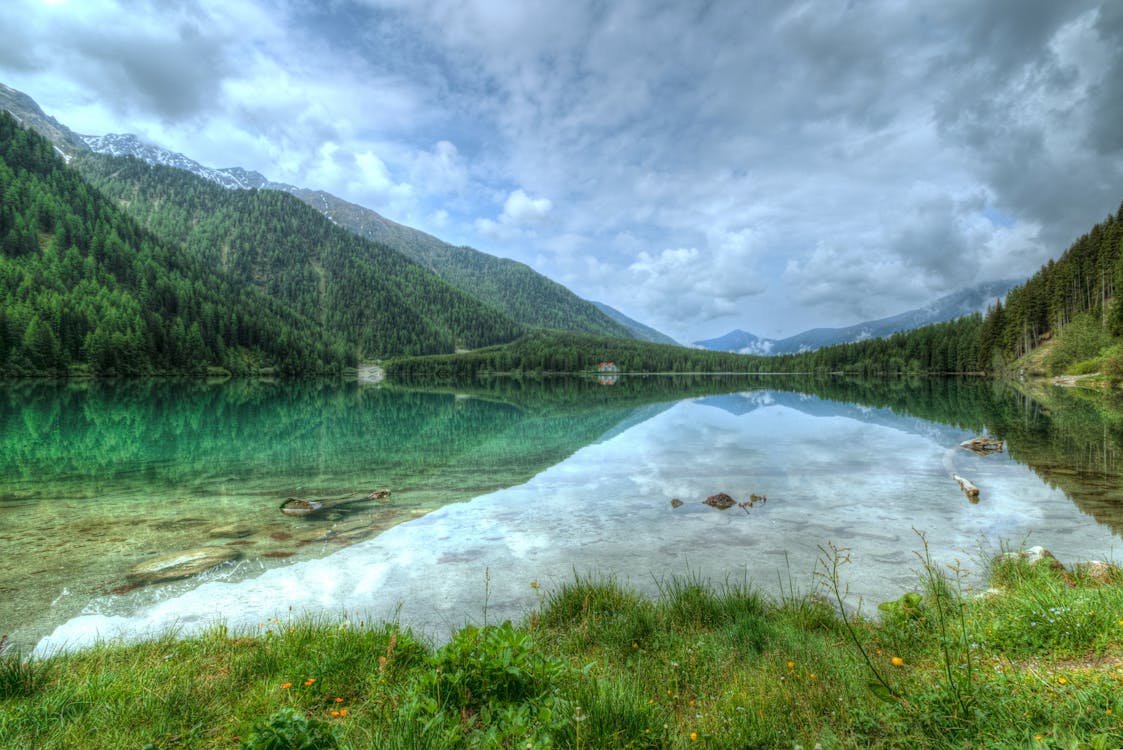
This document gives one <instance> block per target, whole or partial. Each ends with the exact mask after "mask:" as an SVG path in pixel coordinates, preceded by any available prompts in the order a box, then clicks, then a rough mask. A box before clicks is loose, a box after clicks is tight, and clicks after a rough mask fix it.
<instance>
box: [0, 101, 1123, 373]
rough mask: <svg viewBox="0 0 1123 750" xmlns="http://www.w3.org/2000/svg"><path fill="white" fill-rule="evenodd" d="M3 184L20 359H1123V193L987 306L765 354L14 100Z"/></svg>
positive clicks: (978, 362)
mask: <svg viewBox="0 0 1123 750" xmlns="http://www.w3.org/2000/svg"><path fill="white" fill-rule="evenodd" d="M72 167H77V170H76V169H74V168H72ZM0 189H2V192H0V242H2V249H3V254H2V256H0V288H2V289H3V292H4V297H5V304H4V305H3V307H0V372H3V373H5V374H9V375H21V374H24V375H26V374H56V375H63V374H75V373H78V374H84V373H89V374H96V375H146V374H169V373H181V374H183V373H186V374H191V373H195V374H199V373H204V372H206V371H207V368H208V367H211V368H220V369H221V370H225V371H229V372H231V373H236V374H237V373H251V372H261V371H274V372H278V373H282V374H289V375H297V374H313V373H329V372H338V371H339V370H340V369H341V368H343V367H345V366H354V365H356V364H357V363H358V362H360V361H362V360H373V359H384V358H387V357H390V358H393V359H392V361H390V362H389V363H388V367H387V369H388V372H389V373H390V374H392V375H395V376H397V377H400V378H402V379H407V380H425V381H430V382H432V381H445V382H447V381H455V380H464V379H471V378H473V377H475V376H476V375H478V374H480V373H484V372H504V373H505V372H513V373H526V372H573V371H583V370H595V369H596V368H597V365H598V364H599V363H601V362H605V361H611V362H613V363H614V364H615V365H616V367H617V368H618V369H619V370H621V371H632V372H805V373H807V372H817V373H822V372H846V373H851V374H859V375H877V374H900V373H913V374H916V373H930V374H949V373H980V372H988V373H994V372H1001V371H1004V370H1006V369H1007V368H1009V367H1010V366H1011V365H1012V364H1013V363H1014V362H1015V361H1017V360H1018V358H1019V357H1023V356H1024V355H1026V354H1028V353H1029V352H1031V351H1033V350H1034V349H1036V348H1037V347H1038V346H1040V345H1041V344H1042V343H1045V342H1050V341H1051V342H1053V343H1052V346H1051V351H1050V354H1049V357H1048V358H1047V359H1046V360H1045V363H1044V364H1045V367H1046V369H1047V370H1048V371H1049V372H1051V373H1058V372H1068V371H1075V372H1091V371H1092V370H1097V371H1098V370H1104V371H1106V372H1107V374H1108V375H1109V376H1110V377H1112V378H1114V379H1120V378H1123V349H1121V347H1120V346H1119V345H1118V344H1116V343H1115V342H1116V338H1117V337H1118V336H1119V335H1120V334H1123V306H1120V305H1117V304H1114V292H1115V288H1116V286H1117V285H1119V284H1123V206H1121V207H1120V210H1119V213H1118V214H1116V215H1115V216H1111V215H1109V216H1108V217H1107V218H1106V219H1105V220H1104V221H1103V222H1102V223H1100V224H1097V225H1095V226H1094V227H1093V228H1092V229H1091V230H1090V231H1089V232H1088V233H1087V234H1085V235H1084V236H1082V237H1080V238H1079V239H1077V240H1076V242H1074V243H1073V245H1072V246H1071V247H1070V248H1069V249H1068V250H1067V251H1066V252H1065V253H1064V254H1063V255H1062V256H1061V257H1060V258H1058V259H1056V260H1051V261H1049V263H1047V264H1046V265H1045V266H1043V267H1042V268H1041V269H1040V270H1039V271H1038V272H1037V273H1036V274H1035V275H1034V276H1033V277H1031V278H1030V279H1029V280H1028V281H1027V282H1026V283H1025V284H1024V285H1022V286H1020V287H1016V288H1014V289H1013V290H1011V291H1010V293H1009V294H1008V295H1007V297H1006V299H1005V300H1004V301H1000V302H998V303H996V304H995V305H994V306H993V307H992V308H991V309H989V310H988V311H987V313H986V314H985V315H979V314H976V315H971V316H966V317H964V318H960V319H958V320H954V321H951V322H947V323H940V324H936V325H932V326H927V327H924V328H920V329H916V330H912V331H905V332H901V333H897V334H894V335H893V336H890V337H888V338H885V339H870V340H866V341H861V342H855V343H850V344H842V345H838V346H831V347H825V348H822V349H818V350H815V351H810V352H803V353H799V354H791V355H781V356H774V357H764V356H749V355H736V354H723V353H717V352H707V351H702V350H697V349H690V348H686V347H678V346H670V345H661V344H650V343H645V342H640V341H636V340H630V339H622V338H616V337H606V336H594V335H589V334H587V333H579V332H574V331H559V330H549V329H535V328H527V327H526V326H524V325H521V324H519V323H517V322H515V321H514V320H513V319H512V318H511V317H510V316H509V315H508V314H507V313H506V312H504V311H502V310H500V309H498V308H496V307H493V306H492V305H490V304H488V303H485V302H483V301H481V300H480V299H478V298H476V297H474V296H472V295H471V294H468V293H467V292H465V291H463V290H461V289H458V288H456V287H453V286H451V285H449V284H448V283H446V282H445V281H443V280H441V279H440V278H439V277H438V276H437V275H436V274H434V273H432V272H431V271H430V270H428V269H426V268H423V267H422V266H420V265H418V264H417V263H415V262H414V261H412V260H410V259H409V258H407V257H405V256H404V255H402V254H401V253H399V252H397V251H395V250H393V249H391V248H389V247H387V246H385V245H381V244H379V243H376V242H371V241H368V240H364V239H362V238H360V237H357V236H355V235H354V234H352V233H350V232H348V231H346V230H345V229H343V228H341V227H338V226H335V225H334V224H333V223H332V222H331V221H330V220H328V219H327V218H325V217H324V216H322V215H321V214H320V213H319V212H317V211H315V210H314V209H312V208H310V207H309V206H307V205H305V204H304V203H302V202H301V201H300V200H298V199H297V198H295V197H293V196H291V195H289V194H287V193H282V192H276V191H269V190H227V189H224V188H221V187H219V186H217V185H215V184H213V183H210V182H208V181H206V180H203V179H201V178H199V177H196V176H194V175H192V174H190V173H188V172H185V171H181V170H176V169H172V168H169V167H162V166H152V165H148V164H145V163H144V162H141V161H139V160H136V159H132V158H127V157H109V156H104V155H92V154H86V155H82V156H80V157H77V158H76V159H75V160H74V163H73V165H68V164H67V163H66V162H64V161H63V159H62V157H61V156H60V155H59V154H58V153H56V151H55V149H54V148H53V147H52V146H51V144H50V143H49V142H48V141H47V140H45V139H43V138H42V137H40V136H39V135H37V134H35V133H33V132H30V131H27V130H24V129H23V128H21V127H20V126H19V125H18V124H17V123H16V122H15V121H14V120H13V119H12V118H11V117H10V116H8V115H7V114H6V113H4V114H2V115H0ZM525 303H526V301H525V300H524V301H522V302H520V304H525ZM507 342H510V343H507ZM457 350H459V351H460V352H461V353H456V354H454V353H453V352H454V351H457ZM467 350H471V351H467ZM424 355H435V356H424Z"/></svg>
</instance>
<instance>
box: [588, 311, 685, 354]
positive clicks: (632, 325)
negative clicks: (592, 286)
mask: <svg viewBox="0 0 1123 750" xmlns="http://www.w3.org/2000/svg"><path fill="white" fill-rule="evenodd" d="M590 303H591V304H592V305H593V306H594V307H596V308H597V309H598V310H600V311H601V312H602V313H604V314H605V315H607V316H608V317H610V318H612V319H613V320H615V321H616V322H617V323H619V324H620V325H622V326H624V327H625V328H627V329H628V330H629V331H631V333H632V336H631V337H632V338H634V339H639V340H640V341H650V342H651V343H653V344H672V345H673V346H682V344H680V343H679V342H677V341H675V340H674V339H673V338H671V337H670V336H668V335H667V334H665V333H662V332H661V331H656V330H655V329H654V328H652V327H651V326H645V325H644V324H643V323H640V322H639V321H638V320H633V319H632V318H629V317H628V316H627V315H625V314H624V313H622V312H620V311H619V310H617V309H616V308H614V307H610V306H608V305H606V304H604V303H603V302H593V301H592V300H590Z"/></svg>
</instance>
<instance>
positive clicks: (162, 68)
mask: <svg viewBox="0 0 1123 750" xmlns="http://www.w3.org/2000/svg"><path fill="white" fill-rule="evenodd" d="M227 33H228V30H223V29H217V28H215V26H214V22H213V21H211V20H209V19H197V18H190V17H182V18H180V19H177V20H176V21H174V22H172V23H170V24H169V25H168V26H167V27H163V26H161V27H157V28H147V27H130V26H115V25H112V24H107V25H106V26H104V27H98V28H94V29H91V28H89V27H71V28H68V29H64V30H63V31H62V32H61V34H62V38H63V40H64V43H65V44H66V45H67V47H68V49H69V54H73V55H75V56H77V57H78V58H79V62H78V64H76V65H75V66H74V68H75V69H74V73H75V74H76V75H79V76H81V77H82V78H83V79H84V80H85V81H86V82H87V83H89V84H90V86H91V87H92V88H93V89H94V90H95V91H97V93H98V95H99V96H103V97H105V98H106V99H107V100H108V101H110V102H114V103H116V104H117V105H118V107H119V108H120V109H121V110H123V111H128V110H131V109H136V110H139V111H141V112H151V113H153V114H155V115H156V116H158V117H160V118H163V119H165V120H168V121H175V120H181V119H185V118H191V117H193V116H196V115H198V114H200V113H201V112H203V111H207V110H211V109H213V108H215V105H216V103H217V102H218V100H219V99H220V97H221V92H222V84H223V80H224V79H225V78H227V77H228V76H230V75H233V74H235V73H236V66H235V64H234V62H233V60H231V59H230V58H229V57H228V55H227V44H228V41H229V40H228V39H227V38H226V36H227Z"/></svg>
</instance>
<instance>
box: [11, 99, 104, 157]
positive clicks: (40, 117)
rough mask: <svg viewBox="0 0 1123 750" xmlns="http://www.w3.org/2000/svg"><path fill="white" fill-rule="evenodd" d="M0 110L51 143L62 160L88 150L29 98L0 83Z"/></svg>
mask: <svg viewBox="0 0 1123 750" xmlns="http://www.w3.org/2000/svg"><path fill="white" fill-rule="evenodd" d="M0 109H3V110H7V111H8V112H9V113H11V115H12V117H14V118H15V119H16V122H17V123H19V124H20V125H22V126H23V127H25V128H30V129H31V130H34V131H35V132H36V133H38V134H39V135H41V136H43V137H44V138H46V139H47V140H48V141H50V142H51V143H53V144H54V146H55V148H56V149H58V150H59V152H60V153H61V154H62V156H63V158H64V159H69V158H70V157H71V156H72V155H73V154H74V153H76V152H81V151H86V150H87V149H88V148H89V147H88V146H87V145H86V144H85V142H84V141H83V140H82V138H81V136H79V135H77V134H76V133H74V132H73V131H72V130H70V128H68V127H66V126H65V125H63V124H62V123H60V122H59V121H58V120H56V119H55V118H53V117H49V116H48V115H47V114H46V113H45V112H44V111H43V110H42V109H40V108H39V105H38V104H36V103H35V100H34V99H32V98H31V97H30V96H28V95H27V94H25V93H23V92H22V91H16V90H15V89H13V88H11V87H9V86H5V85H4V84H2V83H0Z"/></svg>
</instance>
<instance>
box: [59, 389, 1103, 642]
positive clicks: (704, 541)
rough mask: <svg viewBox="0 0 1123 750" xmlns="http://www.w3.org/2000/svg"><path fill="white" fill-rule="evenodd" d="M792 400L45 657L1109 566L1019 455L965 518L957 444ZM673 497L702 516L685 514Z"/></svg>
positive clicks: (918, 426) (671, 429) (653, 437)
mask: <svg viewBox="0 0 1123 750" xmlns="http://www.w3.org/2000/svg"><path fill="white" fill-rule="evenodd" d="M780 395H781V398H777V399H776V400H775V402H774V403H773V404H771V405H768V406H765V407H763V408H757V409H754V410H752V411H751V412H747V413H742V414H740V415H738V414H737V413H735V412H731V411H728V410H723V409H715V408H712V404H703V403H698V402H683V403H680V404H678V405H676V406H675V407H673V408H671V409H668V410H666V411H664V412H662V413H660V414H658V415H656V416H655V417H653V418H652V419H650V420H649V421H646V422H644V423H642V424H639V425H637V426H635V427H633V428H631V429H630V430H627V431H625V432H623V433H621V434H618V435H616V436H614V437H612V438H611V439H608V440H605V441H603V442H601V443H598V444H594V445H590V446H587V447H585V448H583V449H581V450H580V451H578V452H577V453H576V454H574V455H573V456H571V457H570V458H569V459H568V460H566V461H564V462H563V463H561V464H558V465H557V466H554V467H552V468H550V469H548V470H546V471H544V472H542V473H540V474H539V475H538V476H536V477H534V478H533V479H532V480H531V481H529V482H527V483H526V484H524V485H521V486H518V487H512V488H509V489H506V490H501V491H499V492H495V493H492V494H489V495H485V496H483V497H479V498H477V499H475V500H473V501H472V502H470V503H462V504H456V505H450V506H447V507H444V508H442V509H440V510H438V511H436V512H434V513H432V514H430V515H429V516H426V517H424V518H421V519H418V520H417V521H414V522H411V523H407V524H404V525H402V526H398V527H395V528H393V529H391V530H389V531H387V532H385V533H384V534H382V535H381V536H379V537H378V538H376V539H373V540H371V541H369V542H365V543H362V544H359V545H356V546H355V547H352V548H348V549H345V550H342V551H340V552H338V553H336V554H333V555H331V556H329V557H326V558H324V559H321V560H314V561H309V562H304V563H298V564H294V565H291V566H289V567H286V568H280V569H276V570H272V571H268V572H266V573H264V574H263V575H261V576H260V577H258V578H256V579H252V580H246V581H241V582H237V583H224V582H210V583H206V584H203V585H201V586H199V587H198V588H196V589H194V590H191V591H187V592H185V593H181V594H179V595H178V596H175V597H173V598H171V599H168V600H166V601H159V602H147V603H141V604H138V605H137V608H136V610H135V611H134V612H132V613H130V614H128V615H125V616H121V617H108V616H98V615H92V616H89V617H86V618H77V619H75V620H72V621H70V622H68V623H66V624H64V625H63V626H61V627H60V628H59V629H58V630H57V631H56V632H55V634H54V635H53V636H52V637H51V638H50V639H47V640H45V641H44V642H43V643H42V644H41V648H42V649H44V650H46V649H49V648H53V647H56V646H57V645H59V644H62V643H70V644H72V645H81V644H84V643H88V642H89V641H90V639H91V638H93V637H94V636H96V635H97V634H98V633H99V632H100V633H101V634H102V635H106V636H108V635H113V634H115V633H118V632H119V633H123V634H126V635H133V636H136V635H141V634H144V633H147V632H155V631H159V630H161V629H164V628H167V627H171V626H175V625H179V626H181V627H183V628H184V629H185V630H187V631H189V630H191V629H192V628H196V627H199V626H201V625H202V624H204V623H206V622H208V621H211V620H212V619H213V618H214V617H216V615H217V616H219V617H222V618H224V619H226V620H227V621H228V622H229V624H231V625H234V626H237V625H248V626H251V627H252V626H254V625H256V623H257V622H260V621H262V620H263V619H267V618H268V617H271V616H274V615H276V614H281V615H287V614H288V613H289V612H290V608H291V611H292V612H303V611H311V612H316V613H324V614H327V615H338V614H341V613H343V612H361V613H363V616H364V617H366V618H367V619H370V618H387V617H393V616H395V613H396V612H397V611H398V610H397V607H398V605H399V604H400V605H401V610H400V613H399V615H400V618H401V621H402V622H403V624H406V625H411V626H414V627H416V628H418V629H420V630H421V631H423V632H426V633H428V634H429V635H431V636H433V637H435V638H441V637H444V636H445V635H447V633H448V631H449V629H450V628H452V627H454V626H457V625H460V624H463V623H464V622H467V621H469V620H475V621H479V619H480V617H481V613H482V607H483V602H484V589H485V581H486V586H487V587H488V589H489V591H490V599H489V603H488V611H489V617H490V618H491V619H493V620H496V621H497V620H499V619H501V618H504V617H518V616H520V615H522V614H525V612H527V611H528V610H529V609H530V608H531V607H533V606H535V605H536V603H537V602H536V598H535V594H534V592H533V590H531V589H530V587H529V582H530V581H531V580H538V581H539V582H540V583H541V584H542V585H543V586H546V587H549V586H556V585H558V584H560V583H562V582H564V581H566V580H570V579H571V578H572V576H573V574H574V572H577V573H579V574H584V573H594V574H603V575H612V576H615V577H616V578H617V579H618V580H620V581H621V582H623V583H625V584H628V585H632V586H635V587H637V588H638V589H640V590H641V591H644V592H646V593H650V594H653V593H655V591H656V585H655V581H656V580H658V579H660V578H666V577H668V576H672V575H685V574H688V573H691V574H696V575H700V576H703V577H705V578H709V579H711V580H714V581H716V582H719V583H720V582H722V581H724V580H726V579H734V580H741V579H747V580H751V581H752V582H753V583H754V584H755V585H757V586H759V587H760V588H762V589H763V590H765V591H768V592H771V593H773V594H776V593H778V591H779V589H778V583H777V582H778V581H781V580H782V581H785V585H786V581H787V579H788V577H789V575H790V576H792V577H793V579H794V580H795V581H796V583H797V585H798V586H799V587H800V588H801V589H802V590H805V591H806V590H808V589H809V588H810V587H811V586H812V578H811V573H812V571H813V570H814V568H815V565H816V560H817V559H818V557H819V555H820V550H819V546H820V545H825V544H827V543H828V542H833V543H835V544H837V545H838V546H841V547H850V548H852V550H853V559H854V562H855V564H854V565H852V566H848V568H847V569H846V570H845V571H844V573H845V575H846V579H847V582H848V583H849V585H850V588H851V591H852V592H853V593H854V596H855V597H857V596H861V597H864V598H865V599H866V600H867V601H869V602H878V601H883V600H884V599H887V598H890V597H894V596H897V595H899V594H900V593H901V592H902V591H904V590H906V589H908V588H912V587H914V586H915V582H916V570H917V567H918V565H917V561H916V558H915V554H914V553H915V551H916V550H917V549H918V548H919V547H920V540H919V539H918V538H917V537H916V535H915V534H914V533H913V532H912V529H913V528H916V529H919V530H921V531H924V532H925V533H926V534H927V537H928V541H929V543H930V545H931V548H932V551H933V553H934V555H935V556H936V559H937V560H938V561H940V562H951V561H952V560H954V559H957V558H958V559H964V560H968V559H970V558H971V556H972V555H973V554H974V553H975V551H976V550H977V549H978V546H979V544H980V542H981V543H983V544H989V545H990V546H991V547H995V548H996V547H997V546H998V544H999V543H1000V542H1001V541H1003V540H1006V541H1009V542H1012V543H1014V544H1018V543H1020V542H1021V541H1022V539H1023V538H1024V537H1025V536H1026V534H1029V533H1031V532H1032V535H1033V536H1032V541H1033V542H1034V543H1040V544H1043V545H1045V546H1046V547H1049V548H1050V549H1053V550H1054V552H1056V553H1057V554H1058V556H1059V557H1060V558H1061V559H1062V560H1065V561H1071V560H1076V559H1088V558H1103V557H1107V556H1110V552H1111V545H1112V543H1113V541H1114V539H1113V537H1112V535H1111V533H1110V531H1108V530H1106V529H1104V528H1102V527H1099V526H1098V525H1096V524H1095V522H1094V521H1092V520H1091V519H1090V518H1088V517H1087V516H1084V515H1083V514H1081V513H1080V512H1079V511H1077V510H1076V509H1075V508H1074V506H1073V505H1072V504H1071V503H1070V502H1069V501H1068V500H1067V499H1066V498H1065V497H1064V495H1063V494H1062V493H1061V492H1059V491H1057V490H1052V489H1050V488H1049V487H1048V486H1046V485H1045V484H1044V483H1042V482H1041V481H1040V480H1039V479H1038V478H1037V477H1036V476H1035V475H1034V474H1033V473H1032V472H1031V471H1029V470H1028V469H1027V468H1025V467H1023V466H1020V465H1018V464H1016V463H1014V462H1013V461H1012V460H1010V459H1009V457H1008V456H1007V455H999V456H986V457H978V456H974V455H973V454H968V453H967V452H966V451H964V452H962V454H963V455H959V454H956V458H955V461H956V467H957V468H961V469H963V470H964V471H965V472H970V474H969V475H970V477H971V479H972V480H973V481H975V482H976V484H978V485H979V486H980V487H981V488H982V490H983V499H982V501H981V502H980V503H979V504H977V505H973V504H970V503H968V502H967V500H966V499H965V498H964V496H963V494H962V493H961V492H960V490H959V488H958V487H957V485H956V484H955V482H954V481H952V480H951V478H950V477H949V476H948V474H947V471H946V469H945V467H944V465H943V457H944V454H945V451H946V450H947V448H948V447H949V446H954V445H956V444H957V443H958V441H959V440H962V439H963V437H964V436H963V435H961V433H960V432H959V431H956V430H952V429H950V428H941V429H938V430H935V431H933V430H932V429H930V428H929V427H928V426H927V424H926V423H923V422H920V421H919V420H915V419H902V418H900V417H897V416H895V415H892V414H891V413H890V412H887V411H885V410H866V411H864V412H862V413H859V412H858V411H857V410H849V411H845V410H846V409H847V407H845V406H840V407H839V408H838V409H835V413H831V407H830V404H829V403H828V402H822V401H820V400H806V399H796V398H792V399H790V400H785V399H784V398H782V396H784V395H785V394H780ZM797 405H798V406H797ZM839 410H843V411H844V413H845V416H843V415H841V414H839V413H838V412H839ZM813 414H819V415H821V416H813ZM879 422H881V424H879ZM886 424H888V425H891V426H886ZM933 437H935V438H937V439H933ZM718 491H725V492H728V493H730V494H732V495H733V496H734V497H735V498H736V499H738V500H744V499H746V498H747V497H748V495H749V493H751V492H756V493H759V494H765V495H767V496H768V502H767V503H765V504H764V505H762V506H760V507H756V508H753V509H751V510H750V511H749V512H748V513H746V512H744V511H743V510H741V509H740V508H731V509H729V510H726V511H718V510H714V509H712V508H708V507H706V506H704V505H702V504H701V500H702V499H704V498H705V497H706V496H707V495H710V494H713V493H715V492H718ZM674 496H677V497H680V498H681V499H682V500H684V501H685V502H686V503H687V504H686V505H684V506H683V507H681V508H677V509H672V508H671V507H670V503H669V500H670V498H671V497H674ZM969 567H971V566H969ZM855 601H856V599H855ZM138 602H139V598H138Z"/></svg>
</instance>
